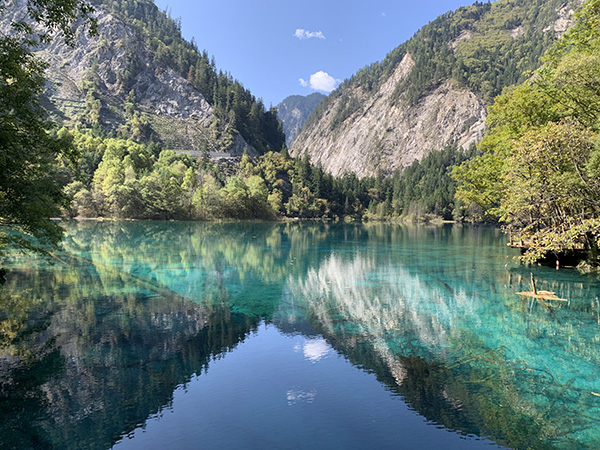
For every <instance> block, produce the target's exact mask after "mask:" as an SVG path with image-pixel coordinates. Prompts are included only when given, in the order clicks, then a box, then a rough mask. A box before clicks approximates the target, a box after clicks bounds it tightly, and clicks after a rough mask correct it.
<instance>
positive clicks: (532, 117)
mask: <svg viewBox="0 0 600 450" xmlns="http://www.w3.org/2000/svg"><path fill="white" fill-rule="evenodd" d="M599 22H600V1H598V0H588V1H587V2H586V3H585V4H584V6H583V8H582V10H581V11H580V12H579V13H578V14H577V15H576V24H575V26H574V27H573V28H572V29H571V30H569V31H568V32H567V33H566V34H565V36H564V38H563V39H562V40H560V41H558V42H557V43H556V45H554V46H553V47H552V48H551V49H550V50H549V52H548V53H547V54H546V55H545V57H544V58H543V62H544V63H543V65H542V66H541V67H540V69H538V70H537V71H536V72H535V73H534V75H533V76H532V77H531V78H530V79H529V80H528V81H527V82H526V83H524V84H523V85H521V86H518V87H516V88H513V89H509V90H506V91H505V92H504V93H503V95H502V96H500V97H498V98H497V99H496V102H495V104H494V105H493V106H492V107H490V108H489V117H488V133H487V134H486V136H485V137H484V140H483V141H482V143H481V146H480V147H481V149H482V150H483V152H484V153H483V155H482V156H480V157H479V158H475V159H474V160H472V161H469V162H467V163H465V164H463V165H462V166H461V167H459V168H457V169H456V170H455V172H454V175H455V177H456V178H457V179H458V180H459V181H460V183H461V185H460V187H459V189H458V198H459V199H461V200H462V201H464V202H466V203H476V204H478V205H480V206H481V207H482V208H483V209H484V210H485V211H486V213H487V214H489V215H491V216H494V217H498V218H499V219H501V220H502V221H503V222H504V223H506V224H507V227H508V229H509V230H511V231H513V232H517V233H518V234H519V235H520V237H521V238H522V239H523V240H524V241H526V242H527V245H528V247H529V251H528V252H527V254H526V255H525V259H526V260H527V261H535V260H537V259H539V258H540V257H542V256H544V255H545V254H547V253H548V252H555V253H559V252H563V251H566V250H574V249H586V250H587V252H588V254H589V255H590V256H591V258H592V259H596V258H597V257H598V245H599V237H600V182H599V181H598V180H599V179H600V166H599V165H598V161H599V160H600V140H599V138H600V135H599V132H600V122H599V119H600V116H599V114H600V81H599V80H600V58H599V57H598V55H599V54H600V27H599V26H598V24H599ZM596 262H597V261H596Z"/></svg>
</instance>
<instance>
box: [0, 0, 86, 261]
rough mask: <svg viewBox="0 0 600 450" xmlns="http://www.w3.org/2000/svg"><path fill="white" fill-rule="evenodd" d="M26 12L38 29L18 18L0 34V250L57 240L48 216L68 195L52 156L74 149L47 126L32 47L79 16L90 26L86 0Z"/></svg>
mask: <svg viewBox="0 0 600 450" xmlns="http://www.w3.org/2000/svg"><path fill="white" fill-rule="evenodd" d="M2 9H3V8H2V7H0V12H2ZM28 12H29V15H30V17H31V18H32V19H33V20H34V21H36V22H37V23H38V25H41V26H42V28H41V29H40V30H39V31H35V32H34V30H33V28H32V27H31V26H29V25H27V24H26V23H24V22H19V23H14V24H13V26H14V33H12V34H11V35H6V34H0V226H2V231H0V253H2V252H3V251H4V250H5V249H6V247H7V246H16V247H17V248H20V249H24V250H25V249H26V250H38V251H42V249H43V247H44V246H45V245H52V244H56V243H57V242H58V241H59V239H60V236H61V228H60V226H59V225H58V224H57V223H55V222H53V221H52V220H51V219H52V218H53V217H58V216H59V215H60V209H61V208H62V207H66V206H67V204H68V199H67V197H66V196H65V194H64V192H63V190H62V187H63V182H64V180H63V179H62V178H61V176H60V173H59V171H58V168H59V166H58V165H57V159H64V160H73V158H74V153H73V149H72V147H71V145H70V142H69V140H68V136H65V135H62V136H60V135H57V134H56V133H55V132H53V131H52V123H51V122H49V121H48V120H47V117H46V112H45V110H44V108H43V107H42V105H41V102H40V96H41V94H42V90H43V87H44V68H45V65H44V63H43V62H41V61H40V60H39V59H37V57H36V56H35V55H34V53H33V46H34V45H35V43H36V42H37V41H39V40H46V41H47V40H49V39H51V37H52V36H53V35H54V34H55V32H56V31H61V32H63V35H64V36H65V38H67V40H68V39H69V38H72V36H73V27H74V23H75V21H76V20H77V19H78V18H80V17H84V18H87V19H88V24H90V26H91V28H92V30H93V29H94V26H95V24H94V21H93V19H89V14H90V13H91V12H92V8H91V6H90V5H89V4H88V3H87V2H85V1H73V0H59V1H44V0H31V1H30V2H29V3H28ZM36 30H37V29H36Z"/></svg>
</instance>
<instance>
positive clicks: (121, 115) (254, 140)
mask: <svg viewBox="0 0 600 450" xmlns="http://www.w3.org/2000/svg"><path fill="white" fill-rule="evenodd" d="M92 3H93V6H94V8H95V9H96V14H95V15H96V17H97V20H98V34H97V35H96V36H92V37H90V36H88V35H87V34H86V33H84V32H78V33H77V35H76V41H75V43H74V45H73V46H68V45H66V44H65V43H64V42H63V40H62V39H55V40H53V41H52V42H51V43H50V44H47V45H42V46H40V48H39V51H40V54H41V56H42V57H43V59H44V60H45V61H46V62H47V63H48V69H47V71H46V76H47V78H48V81H49V82H48V86H47V96H48V99H49V101H50V102H49V107H50V108H52V109H54V115H55V117H56V118H57V119H58V120H59V121H61V122H62V123H64V125H65V126H66V127H67V128H78V129H81V128H83V129H91V130H94V132H96V134H98V135H102V136H116V137H126V138H130V139H134V140H136V141H143V142H151V141H155V142H159V143H162V144H163V145H165V146H167V147H169V148H171V149H173V150H176V151H184V152H190V151H191V152H194V151H196V152H200V151H205V150H208V151H210V152H216V153H230V154H234V155H241V154H242V153H243V152H244V151H246V152H248V153H249V154H254V155H256V154H261V153H264V152H266V151H268V150H275V151H279V150H280V149H281V148H282V146H283V145H284V139H285V136H284V134H283V129H282V127H281V123H280V122H279V120H278V119H277V113H276V110H275V108H271V109H269V110H266V109H265V107H264V105H263V104H262V101H261V100H257V99H256V98H255V97H254V96H253V95H252V94H251V93H250V92H249V91H248V90H246V89H244V87H243V86H242V85H241V83H239V82H238V81H236V80H234V79H233V78H232V77H231V75H229V74H226V73H224V72H222V71H217V69H216V66H215V62H214V60H211V59H209V57H208V55H207V53H206V52H200V51H199V50H198V48H197V47H196V44H195V43H194V42H191V43H190V42H187V41H185V40H184V39H183V38H182V36H181V29H180V23H179V22H177V21H175V20H173V19H171V18H170V17H169V16H168V15H167V14H166V13H165V12H163V11H160V10H159V9H158V7H157V6H156V5H155V4H154V3H153V2H152V1H149V0H138V1H133V2H132V1H127V0H115V1H108V0H94V1H92ZM26 7H27V3H26V2H25V1H23V0H17V1H15V2H13V3H12V5H11V6H10V7H9V8H8V9H6V10H4V11H3V16H2V17H1V18H0V30H2V31H4V32H6V33H9V32H10V29H9V27H10V23H11V22H13V21H15V20H18V19H22V18H25V17H26Z"/></svg>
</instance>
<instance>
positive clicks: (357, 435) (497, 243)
mask: <svg viewBox="0 0 600 450" xmlns="http://www.w3.org/2000/svg"><path fill="white" fill-rule="evenodd" d="M514 256H515V254H514V251H513V250H511V249H509V248H508V247H507V246H506V244H505V237H504V236H502V235H501V234H500V233H499V231H498V230H496V229H493V228H484V227H465V226H456V225H455V226H444V227H406V226H391V225H341V224H340V225H337V224H335V225H334V224H331V225H328V224H252V223H250V224H248V223H244V224H202V223H178V222H169V223H157V222H84V223H72V224H70V225H69V226H68V231H67V235H66V238H65V240H64V245H63V248H62V249H61V250H60V251H58V252H55V254H54V257H53V259H52V261H51V263H49V262H47V261H44V260H40V259H37V258H32V257H25V256H20V255H15V256H13V257H12V258H10V260H9V261H6V262H4V263H3V265H4V266H6V267H7V268H8V269H9V276H8V277H7V278H8V280H7V283H6V284H5V285H4V286H3V287H1V288H0V339H1V340H0V351H1V353H0V396H1V397H0V447H2V448H15V449H17V448H18V449H25V448H60V449H80V448H92V449H108V448H115V449H152V448H156V449H162V448H183V449H187V448H207V449H212V448H256V449H258V448H260V449H264V448H306V449H314V448H324V449H335V448H344V449H347V448H356V449H363V448H364V449H366V448H379V449H387V448H390V449H392V448H393V449H397V448H407V449H408V448H418V447H421V448H427V449H454V448H456V449H483V448H485V449H489V448H517V449H520V448H523V449H526V448H532V449H552V448H557V449H587V448H589V449H593V448H600V396H599V395H597V394H599V393H600V376H599V375H600V364H599V362H600V361H599V359H600V356H599V355H600V353H599V351H598V350H599V347H600V343H599V342H600V307H599V300H598V296H599V288H598V283H597V281H598V280H597V278H596V277H592V276H582V275H580V274H578V273H576V272H575V271H572V270H560V271H556V270H551V269H549V268H543V267H533V268H532V267H523V266H520V265H519V264H518V263H516V261H514V259H513V257H514ZM530 272H533V273H534V276H535V277H536V279H537V283H538V289H544V290H550V291H554V292H556V293H557V295H558V297H561V298H564V299H567V300H568V301H566V302H556V301H555V302H550V301H546V302H540V301H538V300H535V299H531V298H527V297H520V296H519V295H516V292H520V291H523V290H530V287H529V276H530Z"/></svg>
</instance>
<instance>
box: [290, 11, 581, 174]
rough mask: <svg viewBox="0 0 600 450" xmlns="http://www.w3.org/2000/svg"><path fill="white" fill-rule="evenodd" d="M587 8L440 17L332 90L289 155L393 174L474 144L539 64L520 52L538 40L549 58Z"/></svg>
mask: <svg viewBox="0 0 600 450" xmlns="http://www.w3.org/2000/svg"><path fill="white" fill-rule="evenodd" d="M580 4H581V0H566V1H565V2H564V3H562V2H559V1H556V0H552V1H551V2H542V1H540V0H536V1H535V2H533V1H532V2H531V3H529V2H524V1H519V2H509V1H506V0H498V1H497V2H493V3H487V4H483V3H478V4H476V5H473V6H472V7H465V8H460V9H459V10H457V11H456V12H453V13H447V14H446V15H444V16H441V17H440V18H438V19H436V21H434V22H432V23H431V24H429V25H427V26H425V27H424V28H423V29H422V30H420V31H419V32H418V33H417V34H416V35H415V37H413V38H412V39H411V40H410V41H408V42H407V43H405V44H402V45H401V46H399V47H398V48H397V49H395V50H394V51H392V52H390V54H389V55H388V56H387V57H386V58H385V59H384V61H383V62H381V63H375V64H373V65H371V66H369V67H367V68H365V69H362V70H361V71H359V72H358V73H357V74H356V75H355V76H353V77H352V78H350V79H349V80H346V81H345V82H344V83H342V84H341V85H340V87H338V89H337V90H336V91H334V92H332V94H330V96H329V98H328V99H327V100H326V101H325V103H322V104H321V105H320V106H319V108H317V111H316V112H315V113H313V115H311V117H309V119H308V120H307V125H305V127H304V129H303V130H302V132H301V133H300V134H299V135H298V137H297V138H296V139H295V141H294V142H293V144H292V146H291V152H290V153H291V154H292V155H293V156H300V155H304V154H307V155H308V156H309V159H310V160H311V162H313V163H314V164H320V165H322V167H323V168H325V169H326V170H327V171H328V172H330V173H332V174H333V175H336V176H339V175H342V174H344V173H345V172H354V173H355V174H357V175H358V176H359V177H365V176H372V175H376V174H377V173H378V172H381V173H383V174H390V173H392V172H393V171H395V170H396V169H402V168H405V167H407V166H408V165H410V164H411V163H412V162H413V161H416V160H420V159H422V158H424V157H425V156H427V155H428V154H430V153H431V152H434V151H439V150H442V149H444V148H445V147H447V146H448V145H457V146H458V147H462V148H465V149H466V148H468V147H470V146H471V145H472V144H475V143H477V142H479V140H480V139H481V138H482V136H483V134H484V131H485V120H486V106H487V105H488V104H489V103H490V102H492V101H493V97H494V95H497V94H499V93H500V92H501V91H502V88H503V87H505V86H508V85H511V84H515V83H519V82H522V81H523V73H524V72H526V71H527V70H534V69H535V68H536V67H538V65H539V59H538V58H537V54H536V55H535V56H532V55H529V57H528V59H527V58H521V59H518V58H514V57H513V56H514V55H518V54H520V52H521V53H522V52H531V51H532V48H533V46H532V45H529V40H531V41H535V42H537V43H538V46H537V47H536V49H537V50H536V51H537V52H539V53H540V55H541V54H543V45H548V42H550V41H551V40H552V39H548V38H549V37H551V38H558V37H560V35H562V33H564V31H565V30H566V29H567V28H568V27H569V26H570V25H571V23H572V19H573V14H574V13H573V10H574V9H575V8H577V7H578V6H579V5H580ZM540 8H543V9H544V14H541V12H540V11H539V10H540ZM534 13H535V14H534ZM506 55H508V56H507V57H504V56H506Z"/></svg>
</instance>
